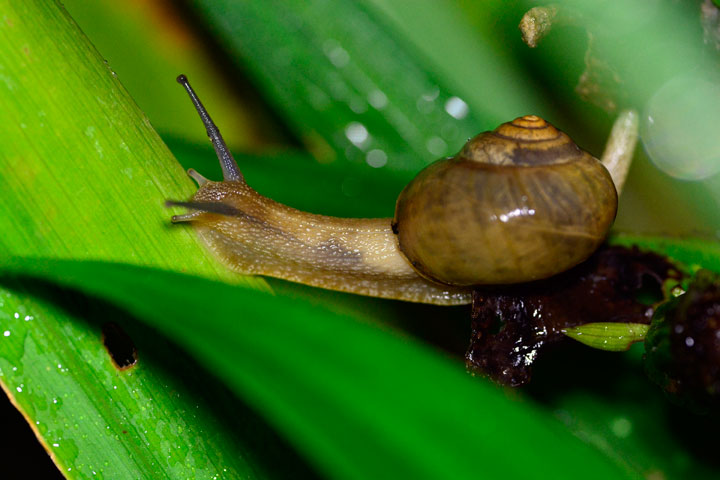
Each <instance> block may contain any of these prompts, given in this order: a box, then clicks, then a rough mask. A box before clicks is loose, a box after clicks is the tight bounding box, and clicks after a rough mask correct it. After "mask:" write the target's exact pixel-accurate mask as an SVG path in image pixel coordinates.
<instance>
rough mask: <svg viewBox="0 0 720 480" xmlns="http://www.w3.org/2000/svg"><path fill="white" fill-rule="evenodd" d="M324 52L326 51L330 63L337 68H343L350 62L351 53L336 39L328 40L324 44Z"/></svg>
mask: <svg viewBox="0 0 720 480" xmlns="http://www.w3.org/2000/svg"><path fill="white" fill-rule="evenodd" d="M323 52H325V55H326V56H327V57H328V59H329V60H330V63H332V64H333V65H335V66H336V67H337V68H342V67H344V66H345V65H347V64H348V63H349V62H350V54H349V53H348V52H347V50H345V49H344V48H342V46H340V44H339V43H338V42H337V41H335V40H332V39H330V40H327V41H326V42H325V43H324V44H323Z"/></svg>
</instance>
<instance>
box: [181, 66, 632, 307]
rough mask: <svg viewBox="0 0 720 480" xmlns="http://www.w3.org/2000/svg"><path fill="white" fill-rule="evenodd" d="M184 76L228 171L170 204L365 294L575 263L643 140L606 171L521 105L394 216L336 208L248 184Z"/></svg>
mask: <svg viewBox="0 0 720 480" xmlns="http://www.w3.org/2000/svg"><path fill="white" fill-rule="evenodd" d="M178 82H179V83H181V84H182V85H183V86H184V87H185V89H186V90H187V91H188V93H189V94H190V97H191V99H192V101H193V103H194V105H195V107H196V109H197V110H198V112H199V113H200V116H201V118H202V119H203V123H204V124H205V127H206V129H207V131H208V136H209V137H210V139H211V141H212V143H213V146H214V147H215V150H216V152H217V153H218V158H219V159H220V163H221V166H222V168H223V176H224V180H223V181H222V182H212V181H209V180H207V179H206V178H204V177H202V176H201V175H199V174H198V173H197V172H195V171H194V170H190V171H189V172H188V173H189V175H190V176H191V177H192V178H194V179H195V180H196V181H197V182H198V184H199V189H198V191H197V193H196V194H195V196H194V197H193V199H192V201H190V202H168V204H169V205H177V206H184V207H187V208H189V209H191V210H192V212H191V213H188V214H185V215H176V216H174V217H173V221H174V222H191V223H192V225H193V227H194V228H195V229H196V230H197V231H198V233H199V234H200V235H201V237H202V238H203V239H204V240H205V241H206V243H207V244H208V246H209V247H210V248H211V250H213V251H214V252H215V253H216V254H217V255H218V256H219V257H220V258H221V259H222V260H223V261H225V263H227V265H228V266H230V268H232V269H234V270H236V271H238V272H240V273H245V274H259V275H266V276H272V277H278V278H283V279H286V280H290V281H295V282H300V283H305V284H308V285H313V286H318V287H322V288H328V289H332V290H340V291H346V292H351V293H357V294H361V295H371V296H377V297H384V298H393V299H399V300H406V301H412V302H422V303H433V304H439V305H453V304H465V303H470V301H471V291H472V287H474V286H477V285H488V284H508V283H519V282H527V281H532V280H539V279H542V278H547V277H550V276H552V275H555V274H557V273H560V272H562V271H565V270H567V269H569V268H572V267H573V266H575V265H577V264H578V263H580V262H582V261H583V260H585V259H586V258H587V257H589V256H590V255H591V254H592V253H593V252H594V251H595V249H596V248H597V247H598V246H599V245H600V244H601V243H602V241H603V240H604V239H605V237H606V235H607V232H608V231H609V228H610V226H611V224H612V222H613V220H614V218H615V213H616V211H617V191H616V187H615V184H617V183H620V184H622V180H623V179H624V176H625V173H626V172H627V166H628V165H627V164H628V163H629V159H630V157H631V156H632V149H633V148H634V142H627V141H619V140H618V139H617V138H616V139H615V141H614V144H617V145H621V146H622V148H621V149H620V148H615V149H614V150H613V152H611V154H610V157H611V158H612V159H613V161H616V163H618V164H619V165H621V166H620V167H618V168H615V169H614V171H613V172H611V173H609V172H608V171H607V170H606V168H605V167H604V166H603V164H602V163H601V162H600V161H598V160H597V159H596V158H594V157H593V156H592V155H590V154H589V153H587V152H584V151H583V150H581V149H580V148H579V147H577V146H576V145H575V144H574V143H573V142H572V141H571V140H570V139H569V137H568V136H567V135H565V134H564V133H562V132H560V131H559V130H557V129H555V127H553V126H552V125H550V124H548V123H547V122H545V121H544V120H542V119H540V118H539V117H536V116H532V115H530V116H525V117H520V118H518V119H516V120H514V121H513V122H510V123H506V124H503V125H501V126H500V127H498V128H497V129H495V130H494V131H492V132H485V133H482V134H480V135H478V136H476V137H474V138H473V139H471V140H470V141H469V142H468V143H467V144H466V145H465V147H464V148H463V149H462V150H461V152H460V153H458V155H456V156H455V157H451V158H446V159H442V160H439V161H438V162H435V163H433V164H431V165H430V166H428V167H427V168H425V169H424V170H423V171H421V172H420V174H419V175H418V176H417V177H416V178H415V179H414V180H413V181H411V182H410V184H408V186H407V187H406V188H405V189H404V190H403V192H402V193H401V194H400V196H399V198H398V201H397V204H396V212H395V217H394V218H393V219H389V218H387V219H347V218H336V217H328V216H324V215H316V214H311V213H306V212H302V211H299V210H296V209H294V208H291V207H288V206H286V205H282V204H279V203H277V202H275V201H273V200H271V199H269V198H267V197H264V196H262V195H260V194H259V193H257V192H256V191H255V190H253V189H252V188H251V187H250V186H248V185H247V183H246V182H245V180H244V178H243V176H242V174H241V173H240V170H239V169H238V167H237V165H236V163H235V161H234V160H233V159H232V156H231V155H230V152H229V150H228V149H227V147H226V146H225V144H224V142H223V140H222V136H221V135H220V133H219V131H218V130H217V127H216V126H215V125H214V123H212V120H211V119H210V117H209V115H208V114H207V111H206V110H205V108H204V107H203V106H202V103H201V102H200V100H199V99H198V98H197V96H196V95H195V92H194V91H193V90H192V88H191V87H190V85H189V83H188V82H187V79H186V78H185V77H184V76H183V75H181V76H180V77H178ZM636 124H637V122H636V121H635V132H636V130H637V125H636ZM630 130H632V129H630ZM627 131H628V130H627V129H623V131H622V133H621V134H618V135H616V137H617V136H620V137H623V138H624V136H627V135H631V134H632V132H630V133H626V132H627ZM635 135H636V133H635ZM610 143H611V142H609V143H608V144H609V145H610ZM618 150H623V151H621V152H618ZM628 152H629V153H628ZM618 159H620V161H618ZM613 180H615V184H614V183H613Z"/></svg>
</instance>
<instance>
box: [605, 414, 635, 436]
mask: <svg viewBox="0 0 720 480" xmlns="http://www.w3.org/2000/svg"><path fill="white" fill-rule="evenodd" d="M632 429H633V425H632V422H631V421H630V420H628V419H627V418H625V417H619V418H616V419H614V420H613V421H612V422H611V423H610V430H612V432H613V433H614V434H615V436H616V437H618V438H627V437H628V436H630V434H631V433H632Z"/></svg>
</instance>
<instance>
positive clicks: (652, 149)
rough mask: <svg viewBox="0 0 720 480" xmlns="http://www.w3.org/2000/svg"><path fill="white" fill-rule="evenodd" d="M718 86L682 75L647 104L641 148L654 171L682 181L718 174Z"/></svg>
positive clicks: (719, 105) (641, 131) (719, 90)
mask: <svg viewBox="0 0 720 480" xmlns="http://www.w3.org/2000/svg"><path fill="white" fill-rule="evenodd" d="M718 125H720V86H718V85H715V84H714V83H711V82H709V81H707V80H704V79H702V78H697V77H696V76H688V75H681V76H678V77H675V78H673V79H672V80H670V81H669V82H667V83H666V84H665V85H664V86H663V87H661V88H660V89H659V90H658V91H657V92H656V93H655V94H654V95H653V96H652V98H650V100H649V101H648V103H647V106H646V111H645V113H644V115H643V119H642V124H641V127H640V137H641V138H642V142H643V145H644V147H645V150H646V152H647V154H648V157H650V159H651V160H652V162H653V163H654V164H655V166H656V167H657V168H659V169H660V170H662V171H663V172H665V173H666V174H668V175H670V176H672V177H675V178H679V179H682V180H702V179H705V178H708V177H710V176H713V175H715V174H717V173H718V172H720V136H719V135H718V134H717V129H718Z"/></svg>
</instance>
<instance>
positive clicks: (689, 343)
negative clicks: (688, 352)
mask: <svg viewBox="0 0 720 480" xmlns="http://www.w3.org/2000/svg"><path fill="white" fill-rule="evenodd" d="M685 345H687V346H688V347H692V346H693V345H695V339H694V338H692V337H686V338H685Z"/></svg>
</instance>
